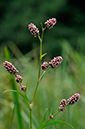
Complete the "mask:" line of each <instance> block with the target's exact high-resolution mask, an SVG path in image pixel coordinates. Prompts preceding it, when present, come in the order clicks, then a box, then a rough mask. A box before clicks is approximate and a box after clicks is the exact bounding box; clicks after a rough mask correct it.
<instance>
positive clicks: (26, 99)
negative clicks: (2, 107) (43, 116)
mask: <svg viewBox="0 0 85 129" xmlns="http://www.w3.org/2000/svg"><path fill="white" fill-rule="evenodd" d="M5 92H16V93H18V94H20V95H21V96H22V97H23V98H24V99H25V101H26V103H27V105H28V106H30V103H29V100H28V98H27V96H26V95H24V94H23V93H21V92H18V91H16V90H5V91H4V93H5Z"/></svg>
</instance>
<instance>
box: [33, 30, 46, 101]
mask: <svg viewBox="0 0 85 129" xmlns="http://www.w3.org/2000/svg"><path fill="white" fill-rule="evenodd" d="M43 32H44V30H43V29H42V36H41V37H42V38H43ZM38 38H39V40H40V63H39V72H38V80H37V84H36V88H35V92H34V96H33V100H32V103H34V100H35V96H36V93H37V89H38V85H39V82H40V72H41V61H42V58H41V55H42V40H43V39H42V38H40V36H38Z"/></svg>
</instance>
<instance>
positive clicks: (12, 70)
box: [3, 61, 19, 74]
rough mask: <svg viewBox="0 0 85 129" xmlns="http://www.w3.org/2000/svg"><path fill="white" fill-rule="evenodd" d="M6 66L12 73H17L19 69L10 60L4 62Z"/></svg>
mask: <svg viewBox="0 0 85 129" xmlns="http://www.w3.org/2000/svg"><path fill="white" fill-rule="evenodd" d="M3 65H4V67H5V68H6V70H7V71H8V72H9V73H10V74H16V73H18V72H19V71H18V70H17V69H16V68H15V67H14V65H13V64H12V63H10V62H8V61H5V62H4V63H3Z"/></svg>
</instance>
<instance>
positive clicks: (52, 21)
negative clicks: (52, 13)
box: [45, 18, 56, 29]
mask: <svg viewBox="0 0 85 129" xmlns="http://www.w3.org/2000/svg"><path fill="white" fill-rule="evenodd" d="M55 24H56V18H52V19H49V20H47V21H46V22H45V27H46V28H48V29H51V28H53V26H54V25H55Z"/></svg>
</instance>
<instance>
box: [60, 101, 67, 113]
mask: <svg viewBox="0 0 85 129" xmlns="http://www.w3.org/2000/svg"><path fill="white" fill-rule="evenodd" d="M59 110H60V111H64V110H66V100H65V99H62V100H61V102H60V107H59Z"/></svg>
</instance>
